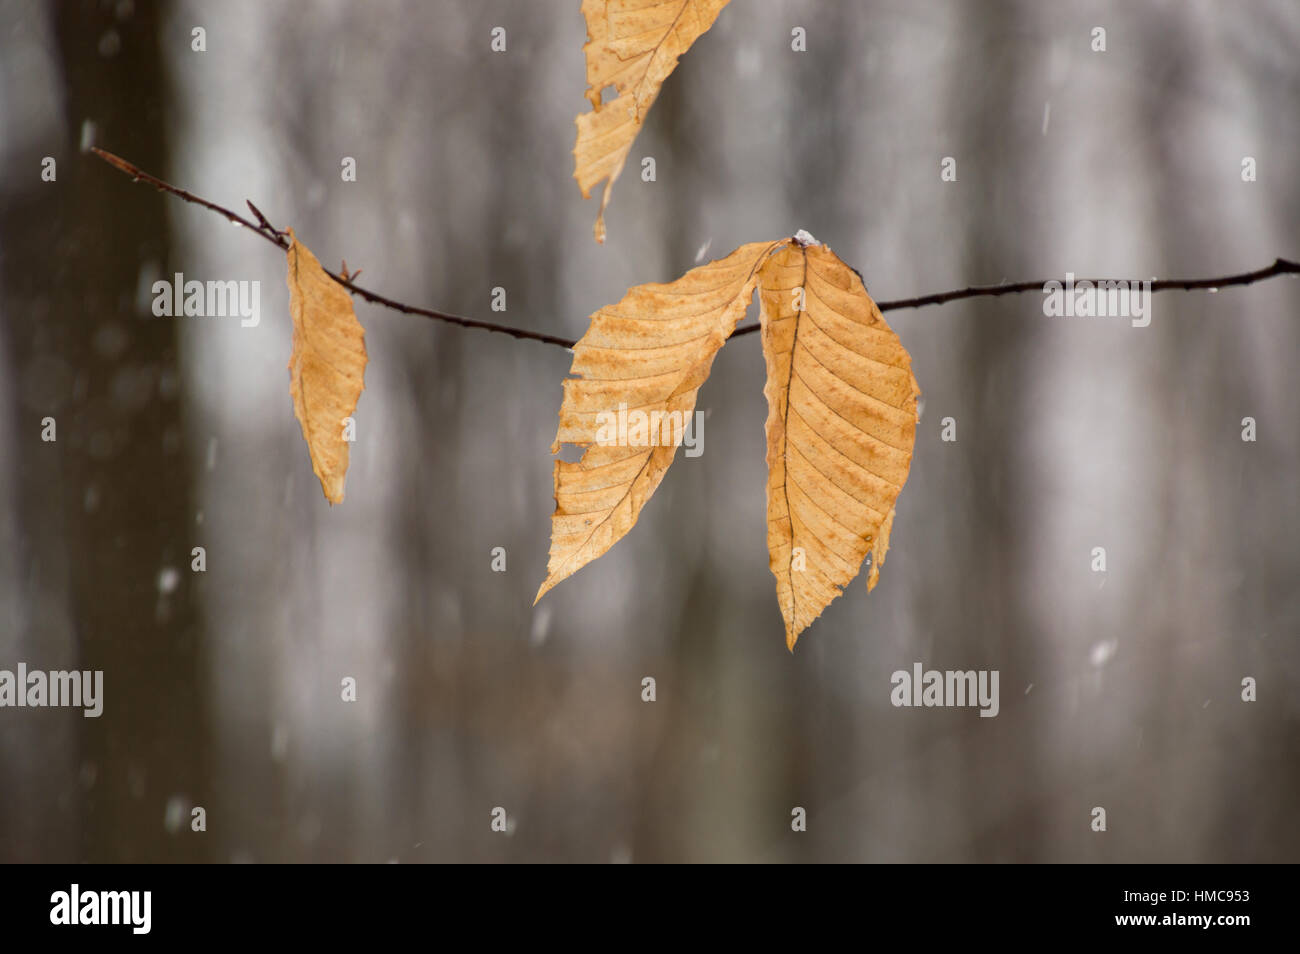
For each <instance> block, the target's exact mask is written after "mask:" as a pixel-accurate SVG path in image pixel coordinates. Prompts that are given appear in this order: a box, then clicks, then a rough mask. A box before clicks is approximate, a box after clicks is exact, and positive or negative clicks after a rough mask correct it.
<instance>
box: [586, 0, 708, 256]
mask: <svg viewBox="0 0 1300 954" xmlns="http://www.w3.org/2000/svg"><path fill="white" fill-rule="evenodd" d="M727 3H728V0H583V2H582V15H583V16H584V17H586V20H587V44H586V45H585V46H584V47H583V48H582V49H583V52H584V53H585V54H586V57H587V99H588V100H590V101H591V105H592V111H591V112H589V113H582V114H581V115H579V116H578V118H577V124H578V141H577V144H576V145H575V146H574V147H573V158H574V164H575V168H574V173H573V177H574V178H575V179H577V180H578V186H579V187H580V188H581V189H582V197H583V198H584V199H587V198H590V197H591V189H592V187H593V186H595V185H596V184H598V183H599V182H601V181H602V180H605V193H604V195H603V196H601V200H600V211H599V212H598V213H597V215H596V226H595V234H596V241H597V242H604V241H605V207H606V206H607V205H609V196H610V191H611V190H612V189H613V188H614V180H615V179H617V178H618V174H619V173H620V172H622V171H623V163H624V162H626V161H627V154H628V150H630V149H631V148H632V141H633V140H634V139H635V138H636V134H637V133H638V132H639V131H640V129H641V124H642V123H643V122H644V121H645V116H646V113H647V112H648V111H649V109H650V106H651V104H652V103H653V102H654V101H655V97H656V96H658V95H659V87H660V86H662V85H663V82H664V80H665V79H667V78H668V75H669V74H670V73H672V71H673V69H674V68H675V67H676V66H677V60H678V59H679V58H680V57H681V55H682V54H683V53H685V52H686V51H687V50H688V49H690V46H691V44H692V43H694V42H695V41H696V40H697V39H698V38H699V37H700V35H701V34H702V33H704V32H705V31H706V30H708V28H709V27H711V26H713V21H714V20H716V19H717V18H718V14H719V13H721V12H722V8H723V7H725V6H726V5H727ZM608 86H613V87H614V90H615V92H616V94H617V95H616V96H615V98H614V99H612V100H610V101H609V102H607V103H604V104H602V103H601V91H602V90H604V89H605V88H606V87H608Z"/></svg>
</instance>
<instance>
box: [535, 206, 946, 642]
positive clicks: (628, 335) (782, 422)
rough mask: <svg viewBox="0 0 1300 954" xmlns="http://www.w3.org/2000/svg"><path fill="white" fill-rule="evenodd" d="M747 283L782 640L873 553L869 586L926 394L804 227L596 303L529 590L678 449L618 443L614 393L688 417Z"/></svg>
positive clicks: (595, 541) (601, 544) (862, 299)
mask: <svg viewBox="0 0 1300 954" xmlns="http://www.w3.org/2000/svg"><path fill="white" fill-rule="evenodd" d="M755 289H757V290H758V292H759V300H760V304H761V308H760V313H759V314H760V324H761V332H762V339H763V357H764V361H765V363H766V365H767V383H766V385H765V387H764V394H765V395H766V396H767V401H768V419H767V464H768V481H767V527H768V532H767V539H768V559H769V564H770V566H771V569H772V573H773V575H774V576H775V577H776V592H777V601H778V603H779V604H780V607H781V613H782V615H783V616H784V618H785V631H786V646H787V647H789V648H790V649H793V648H794V644H795V641H796V640H797V639H798V637H799V634H800V633H801V632H803V631H804V630H805V629H806V628H807V627H808V625H809V624H810V623H811V622H812V621H813V620H815V619H816V618H817V617H818V616H820V615H821V612H822V610H824V609H825V608H826V607H827V606H828V605H829V604H830V602H831V601H832V600H834V599H835V597H837V596H839V595H840V593H841V592H842V591H843V588H844V587H845V586H846V585H847V584H848V583H849V582H850V581H851V580H852V579H853V578H854V577H855V576H856V575H857V574H858V571H859V570H860V569H861V566H862V561H863V560H864V559H865V558H866V557H867V556H868V554H870V557H871V566H870V570H869V572H868V574H867V588H868V590H870V589H872V588H874V587H875V585H876V582H877V581H878V580H879V578H880V567H881V566H882V565H883V564H884V562H885V554H886V553H887V552H888V549H889V534H890V530H891V529H892V527H893V522H894V504H895V501H897V499H898V494H899V492H900V491H901V490H902V488H903V484H904V483H905V482H906V480H907V475H908V471H909V470H910V468H911V464H912V448H913V444H914V443H915V439H916V413H917V405H916V399H917V397H919V396H920V393H921V392H920V389H919V388H918V387H917V385H916V379H915V378H914V377H913V376H912V361H911V358H910V357H909V356H908V354H907V351H906V350H905V349H904V348H903V345H902V343H901V342H900V341H899V340H898V336H897V335H896V334H894V332H893V331H892V330H890V328H889V326H888V325H887V324H885V320H884V318H883V317H881V314H880V310H879V309H878V308H877V307H876V305H875V302H873V301H872V300H871V297H870V296H869V295H868V294H867V290H866V288H865V287H864V286H863V284H862V279H861V278H860V277H859V276H858V274H857V272H855V271H853V269H851V268H849V266H847V265H845V264H844V263H843V262H842V261H840V259H839V258H838V257H837V256H836V255H835V253H833V252H832V251H831V250H830V249H829V248H827V247H826V246H824V245H821V244H820V243H818V242H817V240H816V239H814V238H813V237H812V236H811V235H808V234H807V233H806V232H800V233H798V234H797V235H795V236H794V237H792V238H787V239H779V240H777V241H775V242H756V243H753V244H750V245H743V246H741V247H740V248H739V249H737V250H736V251H735V252H733V253H732V254H731V255H728V256H727V257H726V258H724V259H721V260H719V261H716V262H712V263H710V264H708V265H705V266H702V267H700V268H696V269H693V270H691V271H689V272H687V273H686V274H685V275H684V276H682V277H681V278H679V279H678V280H677V281H675V282H672V283H670V284H667V285H638V286H637V287H635V288H632V289H631V290H629V291H628V293H627V295H626V296H625V297H624V298H623V300H622V301H621V302H619V303H618V304H617V305H614V306H612V307H609V308H602V309H601V310H600V311H598V312H596V313H595V314H594V315H592V317H591V327H590V328H589V329H588V331H587V333H586V334H585V335H583V337H582V339H581V340H580V341H579V342H578V343H577V345H576V346H575V348H574V358H573V369H572V373H573V375H574V377H571V378H569V379H568V380H566V381H565V382H564V403H563V405H562V406H561V408H560V426H559V430H558V432H557V434H556V438H555V444H554V445H553V446H552V448H551V450H552V452H554V451H557V450H558V449H559V448H560V445H561V444H576V445H579V446H582V447H584V448H585V450H584V453H583V455H582V459H581V460H580V461H579V462H577V463H565V462H563V461H557V462H556V464H555V514H554V516H553V517H552V519H551V555H550V563H549V564H548V567H547V572H548V575H547V578H546V582H544V583H543V584H542V586H541V589H540V590H538V593H537V598H538V599H541V597H542V594H544V593H545V592H546V591H547V590H549V589H550V588H551V587H553V586H554V585H555V584H556V583H558V582H560V581H561V580H563V579H564V578H565V577H567V576H569V575H570V574H572V573H573V572H575V571H576V570H578V569H579V568H580V567H582V566H584V565H586V564H587V563H590V562H591V561H592V560H594V559H596V558H597V557H599V556H601V555H602V554H604V553H605V552H607V551H608V550H609V548H610V547H612V546H613V545H614V544H615V543H616V542H618V540H620V539H621V538H622V537H623V535H624V534H626V533H627V532H628V531H629V530H630V529H631V528H632V526H633V525H634V524H635V523H636V521H637V517H638V516H639V514H640V513H641V508H642V507H643V506H644V505H645V503H646V501H647V500H649V498H650V495H651V494H653V493H654V491H655V488H656V487H658V486H659V482H660V481H661V480H662V479H663V476H664V472H665V471H667V469H668V465H669V464H671V463H672V460H673V457H674V455H675V453H676V450H677V443H676V441H669V440H664V439H659V440H658V441H657V443H650V444H646V443H645V442H644V441H643V442H642V443H640V444H637V443H635V442H633V441H631V440H626V439H623V438H624V435H622V434H620V435H619V438H620V440H621V441H622V442H621V443H618V442H615V443H612V444H611V443H610V442H609V437H610V434H609V432H608V431H607V430H605V431H602V421H604V422H605V425H604V426H608V422H610V421H611V418H612V416H614V415H617V414H618V413H619V411H620V407H622V408H623V409H624V410H625V412H626V414H627V418H628V419H630V418H631V416H632V414H633V413H634V412H642V413H643V414H645V415H646V416H647V417H649V418H651V419H653V418H654V416H655V415H656V414H671V413H673V412H677V413H679V414H681V415H684V416H683V417H682V418H680V420H683V421H684V420H688V419H689V415H690V414H691V412H692V411H693V410H694V408H695V395H696V393H697V391H698V389H699V387H700V385H701V384H702V383H703V381H704V379H705V378H706V377H707V376H708V373H709V369H710V368H711V367H712V364H713V358H714V356H715V355H716V354H717V352H718V349H719V348H721V347H722V345H723V343H724V342H725V341H726V339H727V337H728V336H730V335H731V333H732V331H733V330H734V329H735V326H736V323H737V321H739V319H740V317H741V316H742V315H743V314H744V312H745V309H746V308H747V307H748V305H749V301H750V298H751V296H752V295H753V293H754V290H755ZM631 433H632V430H631V428H630V427H629V428H628V431H627V435H628V436H630V435H631ZM651 433H652V434H653V433H654V432H653V429H652V430H651ZM676 433H677V436H679V433H680V432H676Z"/></svg>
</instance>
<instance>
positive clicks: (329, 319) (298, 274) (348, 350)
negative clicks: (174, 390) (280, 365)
mask: <svg viewBox="0 0 1300 954" xmlns="http://www.w3.org/2000/svg"><path fill="white" fill-rule="evenodd" d="M289 243H290V244H289V309H290V312H291V313H292V315H293V352H292V354H291V355H290V357H289V394H290V396H291V397H292V398H293V412H294V414H295V415H296V416H297V418H298V423H299V424H301V425H302V436H303V439H304V440H305V441H306V442H307V450H308V451H309V452H310V453H311V466H312V470H314V471H315V472H316V476H317V477H319V478H320V485H321V490H323V491H324V492H325V497H326V499H327V500H329V502H330V503H342V502H343V478H344V476H345V475H346V474H347V470H348V442H347V441H346V440H344V439H343V432H344V419H345V418H348V417H351V416H352V413H353V411H355V410H356V407H357V399H358V398H359V397H360V396H361V391H362V389H363V388H364V387H365V380H364V379H365V372H366V342H365V332H364V331H363V330H362V328H361V323H360V322H359V321H357V316H356V313H355V312H354V311H353V310H352V298H351V296H350V295H348V293H347V291H346V290H345V289H344V288H343V286H342V285H340V284H339V283H338V282H336V281H334V279H332V278H330V277H329V275H327V274H326V273H325V270H324V269H323V268H321V264H320V262H318V261H317V260H316V256H315V255H313V254H312V253H311V250H310V249H308V248H307V247H306V246H305V245H303V244H302V243H301V242H299V241H298V239H297V238H296V237H295V236H294V234H293V229H290V230H289Z"/></svg>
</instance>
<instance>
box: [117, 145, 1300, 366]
mask: <svg viewBox="0 0 1300 954" xmlns="http://www.w3.org/2000/svg"><path fill="white" fill-rule="evenodd" d="M91 151H92V152H94V153H95V155H97V156H99V158H101V159H103V160H104V161H105V162H107V163H108V164H109V165H111V166H113V167H114V168H115V169H118V170H119V171H121V172H124V173H126V174H127V175H129V176H130V177H131V178H132V180H134V181H135V182H147V183H149V184H150V185H152V186H153V187H154V188H156V189H158V191H160V192H167V193H170V194H171V195H174V196H176V197H177V198H180V199H184V200H185V201H186V202H192V203H194V204H195V205H200V206H202V207H203V208H205V209H209V210H211V211H213V212H215V213H217V214H218V215H220V216H223V217H224V218H226V219H228V220H229V221H231V222H234V223H236V224H237V225H242V226H244V227H245V228H248V229H250V230H252V231H253V232H254V233H256V234H257V235H260V236H262V238H264V239H266V240H267V241H268V242H270V243H271V244H272V245H275V246H277V247H278V248H281V249H288V247H289V242H288V240H287V239H286V238H285V237H284V232H282V231H281V230H280V229H277V228H276V227H275V226H273V225H272V224H271V223H270V222H269V221H268V220H267V218H266V216H264V215H263V214H262V212H261V210H259V209H258V208H257V206H255V205H253V203H252V202H248V208H249V209H250V210H251V211H252V213H253V214H254V215H255V216H257V219H258V221H257V222H256V223H254V222H251V221H249V220H248V219H246V218H244V217H243V216H242V215H239V214H238V213H236V212H232V211H231V210H230V209H227V208H225V207H224V206H220V205H217V204H216V203H215V202H211V201H209V200H208V199H205V198H203V197H201V196H197V195H195V194H194V193H192V192H188V191H186V190H185V189H182V188H180V187H179V186H174V185H172V184H171V183H170V182H164V181H163V180H162V179H159V178H158V177H157V176H153V175H150V174H149V173H147V172H145V171H144V170H143V169H141V168H139V167H138V166H136V165H134V164H132V163H130V162H127V161H126V160H125V159H123V158H121V157H120V156H115V155H113V153H111V152H107V151H106V150H103V149H99V148H97V147H94V146H92V147H91ZM246 201H247V200H246ZM359 273H360V270H358V271H357V272H355V273H353V277H355V275H357V274H359ZM325 274H327V275H329V277H330V278H332V279H334V280H335V281H336V282H338V283H339V284H340V285H342V286H343V287H344V288H346V289H348V290H349V291H351V292H352V293H353V294H355V295H359V296H360V297H361V298H363V299H365V300H366V301H368V302H370V303H371V304H374V305H383V306H384V307H385V308H391V309H393V310H394V311H400V312H402V313H403V314H406V315H419V316H421V317H423V318H432V319H434V320H435V321H444V322H448V323H449V324H453V325H458V326H460V327H462V328H479V329H482V330H483V331H496V332H499V333H500V334H504V335H510V336H511V337H512V338H519V339H522V340H526V341H540V342H542V343H543V344H552V345H559V346H560V347H561V348H570V349H571V348H572V347H573V346H574V345H575V344H577V342H576V341H574V340H572V339H570V338H561V337H559V336H558V335H547V334H542V333H541V332H538V331H526V330H524V329H522V328H510V327H508V326H506V325H498V324H494V323H493V322H490V321H479V320H478V319H475V318H466V317H464V316H462V315H451V314H447V313H446V312H441V311H434V310H432V309H430V308H420V307H418V306H416V305H407V304H405V303H403V302H400V301H395V300H394V299H392V298H387V297H385V296H384V295H380V294H378V293H377V292H372V291H370V290H368V289H365V288H361V287H360V286H358V285H356V284H355V283H353V282H352V281H351V280H350V279H349V277H348V276H346V275H339V274H335V273H334V272H331V271H326V273H325ZM1278 275H1300V263H1296V262H1292V261H1288V260H1287V259H1284V258H1279V259H1277V260H1276V261H1274V262H1273V264H1272V265H1269V266H1267V267H1266V268H1260V269H1256V270H1255V271H1253V272H1241V273H1240V274H1237V275H1223V276H1221V277H1219V278H1165V279H1160V280H1159V281H1152V282H1151V291H1153V292H1158V291H1172V290H1174V289H1179V290H1182V291H1193V290H1195V289H1199V288H1210V289H1215V290H1217V289H1220V288H1230V287H1232V286H1235V285H1253V284H1254V283H1255V282H1261V281H1265V280H1267V279H1270V278H1275V277H1276V276H1278ZM1051 280H1052V279H1043V280H1041V281H1030V282H1014V283H1004V284H1001V285H971V286H970V287H968V288H959V289H954V290H952V291H945V292H934V293H933V294H929V295H919V296H917V297H916V298H897V299H894V300H892V301H880V302H876V307H877V308H879V309H880V310H881V311H893V310H895V309H899V308H922V307H924V306H926V305H942V304H945V303H947V302H950V301H959V300H961V299H963V298H982V297H991V296H992V297H995V296H998V295H1018V294H1021V293H1024V292H1033V291H1038V292H1041V291H1042V290H1043V287H1044V286H1045V285H1046V284H1047V282H1048V281H1051ZM1083 281H1085V279H1075V285H1078V284H1080V283H1081V282H1083ZM1086 281H1090V282H1092V283H1093V285H1094V286H1096V285H1100V284H1102V283H1103V282H1111V281H1116V279H1099V278H1094V279H1086ZM1119 281H1126V282H1127V281H1131V279H1119ZM1138 281H1141V279H1138ZM758 329H759V325H758V324H752V325H745V326H744V327H742V328H738V329H736V331H735V332H733V333H732V337H733V338H734V337H736V336H738V335H745V334H750V333H751V332H755V331H757V330H758Z"/></svg>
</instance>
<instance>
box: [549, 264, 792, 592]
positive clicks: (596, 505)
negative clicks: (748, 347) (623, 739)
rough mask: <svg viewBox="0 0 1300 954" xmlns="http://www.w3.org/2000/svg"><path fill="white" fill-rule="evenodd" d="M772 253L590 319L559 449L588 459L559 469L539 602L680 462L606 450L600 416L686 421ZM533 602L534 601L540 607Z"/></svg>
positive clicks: (656, 450)
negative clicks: (576, 449)
mask: <svg viewBox="0 0 1300 954" xmlns="http://www.w3.org/2000/svg"><path fill="white" fill-rule="evenodd" d="M774 244H775V243H772V242H759V243H755V244H753V245H742V246H741V247H740V248H738V249H736V251H734V252H732V253H731V254H730V255H728V256H727V257H726V258H724V259H721V260H719V261H716V262H710V263H709V264H708V265H702V266H701V267H699V268H694V269H692V270H691V271H689V272H687V273H686V274H685V275H683V276H682V277H681V278H679V279H677V281H675V282H671V283H669V284H667V285H637V286H636V287H635V288H632V289H629V291H628V293H627V294H626V295H625V296H624V297H623V300H622V301H620V302H619V303H618V304H617V305H613V306H610V307H606V308H602V309H600V310H599V311H598V312H596V313H595V314H594V315H592V316H591V327H590V328H588V330H587V333H586V334H585V335H583V336H582V338H581V339H580V340H579V341H578V343H577V344H576V345H575V346H574V349H573V367H572V369H571V373H572V374H573V375H574V377H571V378H569V379H568V380H566V381H565V382H564V402H563V404H562V405H561V407H560V424H559V429H558V431H557V432H556V435H555V443H554V444H552V445H551V452H552V453H555V452H556V451H558V450H559V449H560V445H561V444H576V445H579V446H582V447H584V448H586V449H585V451H584V452H583V455H582V459H581V460H579V461H578V462H577V463H569V462H566V461H556V462H555V514H554V516H552V518H551V557H550V562H549V563H548V565H547V577H546V581H545V582H544V583H542V586H541V589H539V590H538V591H537V599H539V600H540V599H541V598H542V594H544V593H545V592H546V591H547V590H549V589H550V588H551V587H553V586H554V585H555V584H556V583H558V582H560V580H563V579H564V578H565V577H567V576H569V575H570V574H572V573H573V572H575V571H576V570H578V569H579V568H580V567H582V566H584V565H586V564H587V563H590V562H591V561H592V560H594V559H596V558H597V557H598V556H601V555H602V554H604V553H605V552H606V551H607V550H609V548H610V547H612V546H613V545H614V544H615V543H617V542H618V541H619V540H620V539H622V537H623V535H624V534H625V533H627V532H628V531H629V530H631V529H632V525H633V524H635V523H636V520H637V517H638V515H640V513H641V508H642V507H643V506H645V503H646V501H647V500H649V499H650V495H651V494H653V493H654V491H655V488H656V487H658V486H659V481H660V480H662V479H663V476H664V472H665V471H667V470H668V465H669V464H671V463H672V460H673V456H674V455H675V454H676V453H677V445H676V444H664V443H663V442H662V441H659V442H658V444H657V445H656V444H653V443H650V441H651V440H652V439H653V438H652V437H651V436H650V435H649V434H647V435H645V436H644V438H643V443H642V446H637V444H636V441H629V442H628V444H629V445H630V446H624V445H619V444H617V443H615V444H610V443H606V444H601V443H598V439H599V438H600V437H601V434H600V433H599V432H600V427H601V424H602V421H607V420H608V418H607V417H606V418H602V417H601V415H602V414H613V415H617V414H618V413H619V412H620V407H622V408H623V409H624V410H625V411H629V412H631V411H639V412H644V413H645V414H646V416H647V417H649V416H650V415H651V414H652V413H653V412H659V413H660V414H663V413H668V412H676V413H678V414H680V415H683V417H681V418H679V420H685V419H688V418H689V415H690V414H691V413H692V412H693V411H694V410H695V395H696V392H697V391H698V390H699V387H700V385H701V384H703V383H704V379H705V378H707V377H708V375H709V369H710V368H711V367H712V366H713V356H714V355H715V354H717V353H718V349H719V348H721V347H722V345H723V342H725V341H726V340H727V336H728V335H730V334H731V332H732V330H733V329H734V328H735V327H736V322H737V321H739V320H740V318H741V316H743V315H744V313H745V308H746V307H747V306H748V304H749V301H750V299H751V298H752V297H753V294H754V284H755V282H757V281H758V276H757V271H758V266H759V264H761V262H762V260H763V258H764V256H766V255H767V253H768V251H769V250H770V249H771V248H773V246H774ZM534 602H535V601H534Z"/></svg>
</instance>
